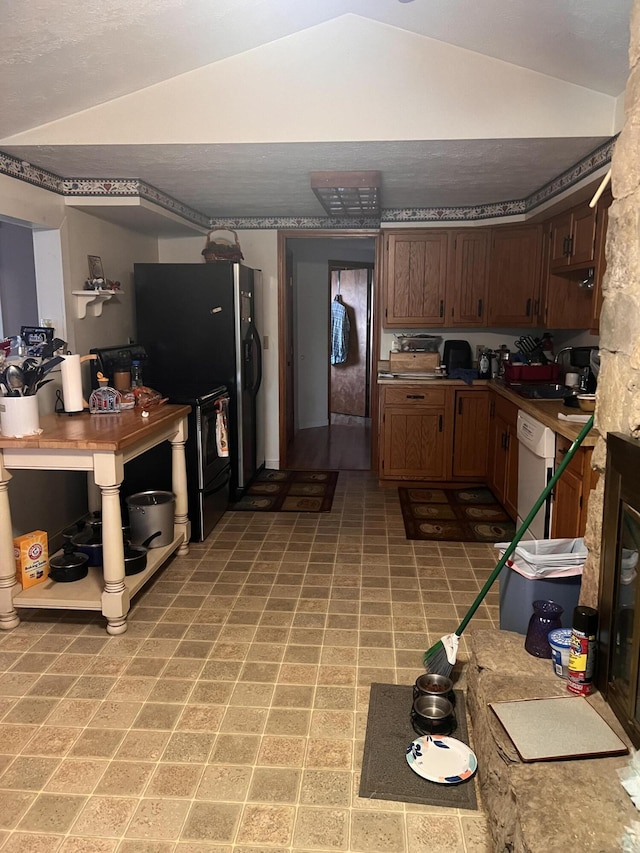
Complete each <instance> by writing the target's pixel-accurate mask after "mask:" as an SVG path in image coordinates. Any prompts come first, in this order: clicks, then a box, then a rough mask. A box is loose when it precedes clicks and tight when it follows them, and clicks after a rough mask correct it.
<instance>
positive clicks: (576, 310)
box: [538, 227, 593, 329]
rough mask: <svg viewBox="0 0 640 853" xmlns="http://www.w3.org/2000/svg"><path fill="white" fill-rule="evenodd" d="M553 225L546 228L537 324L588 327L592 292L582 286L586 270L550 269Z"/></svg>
mask: <svg viewBox="0 0 640 853" xmlns="http://www.w3.org/2000/svg"><path fill="white" fill-rule="evenodd" d="M553 239H554V230H553V228H547V227H546V228H545V229H544V233H543V247H542V277H541V287H540V312H539V316H538V325H539V326H546V327H547V328H552V329H587V328H588V327H589V326H590V325H591V315H592V304H593V291H591V290H588V289H586V288H582V287H580V281H581V280H582V279H584V278H585V277H586V275H587V272H586V270H582V271H578V272H575V271H569V270H565V271H563V274H562V275H560V274H559V272H558V273H554V272H553V271H552V270H551V255H552V252H553Z"/></svg>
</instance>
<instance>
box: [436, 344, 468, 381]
mask: <svg viewBox="0 0 640 853" xmlns="http://www.w3.org/2000/svg"><path fill="white" fill-rule="evenodd" d="M442 362H443V364H444V365H445V366H446V368H447V373H448V374H451V371H452V370H456V369H457V368H461V369H463V370H468V369H469V368H471V366H472V365H471V347H470V345H469V342H468V341H455V340H450V341H445V342H444V350H443V353H442Z"/></svg>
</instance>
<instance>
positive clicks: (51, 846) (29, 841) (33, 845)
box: [2, 832, 62, 853]
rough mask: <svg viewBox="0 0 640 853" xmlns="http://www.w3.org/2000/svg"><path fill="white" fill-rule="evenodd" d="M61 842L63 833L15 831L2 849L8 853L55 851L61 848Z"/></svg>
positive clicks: (46, 852)
mask: <svg viewBox="0 0 640 853" xmlns="http://www.w3.org/2000/svg"><path fill="white" fill-rule="evenodd" d="M61 842H62V836H61V835H36V834H33V833H30V832H14V833H13V834H12V835H11V836H10V837H9V840H8V841H7V843H6V844H5V845H4V847H3V848H2V849H3V851H7V853H54V851H56V850H58V849H59V847H60V843H61Z"/></svg>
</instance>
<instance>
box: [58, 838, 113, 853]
mask: <svg viewBox="0 0 640 853" xmlns="http://www.w3.org/2000/svg"><path fill="white" fill-rule="evenodd" d="M117 844H118V842H117V841H116V840H115V839H112V838H82V837H78V836H68V837H67V838H65V840H64V841H63V843H62V847H60V849H59V851H58V853H113V851H114V850H115V849H116V846H117Z"/></svg>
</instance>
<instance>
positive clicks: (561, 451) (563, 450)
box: [558, 447, 569, 456]
mask: <svg viewBox="0 0 640 853" xmlns="http://www.w3.org/2000/svg"><path fill="white" fill-rule="evenodd" d="M568 452H569V448H568V447H559V448H558V453H559V454H560V456H566V455H567V453H568Z"/></svg>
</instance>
